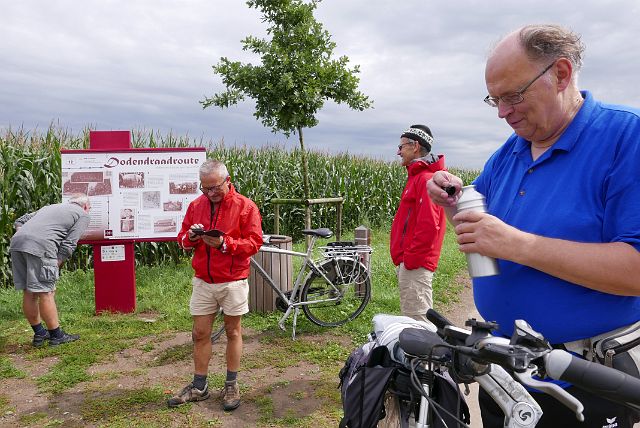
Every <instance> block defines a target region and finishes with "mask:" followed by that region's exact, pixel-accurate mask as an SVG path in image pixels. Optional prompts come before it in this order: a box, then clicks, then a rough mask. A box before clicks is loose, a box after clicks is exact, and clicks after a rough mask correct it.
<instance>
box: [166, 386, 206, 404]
mask: <svg viewBox="0 0 640 428" xmlns="http://www.w3.org/2000/svg"><path fill="white" fill-rule="evenodd" d="M207 398H209V385H208V384H205V385H204V389H203V390H199V389H198V388H196V387H195V386H193V383H190V384H189V385H187V386H185V387H184V388H182V391H180V393H179V394H178V395H175V396H173V397H171V398H169V399H168V400H167V405H168V406H169V407H178V406H180V405H181V404H184V403H187V402H189V401H202V400H206V399H207Z"/></svg>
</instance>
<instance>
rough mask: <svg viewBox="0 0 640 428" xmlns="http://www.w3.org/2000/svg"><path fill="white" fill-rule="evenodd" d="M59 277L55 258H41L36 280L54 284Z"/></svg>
mask: <svg viewBox="0 0 640 428" xmlns="http://www.w3.org/2000/svg"><path fill="white" fill-rule="evenodd" d="M59 277H60V271H59V269H58V259H57V258H43V259H42V267H41V268H40V274H39V275H38V279H39V280H40V281H42V282H56V281H57V280H58V278H59Z"/></svg>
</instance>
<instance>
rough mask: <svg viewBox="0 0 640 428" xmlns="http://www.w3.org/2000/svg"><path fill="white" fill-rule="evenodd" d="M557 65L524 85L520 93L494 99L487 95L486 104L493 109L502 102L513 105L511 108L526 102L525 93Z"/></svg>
mask: <svg viewBox="0 0 640 428" xmlns="http://www.w3.org/2000/svg"><path fill="white" fill-rule="evenodd" d="M555 63H556V62H555V61H553V62H552V63H551V64H549V65H548V66H546V67H545V69H544V70H542V71H541V72H540V74H538V75H537V76H536V77H534V78H533V79H532V80H531V81H530V82H529V83H527V84H526V85H524V87H523V88H522V89H520V90H519V91H516V92H513V93H511V94H507V95H502V96H500V97H492V96H491V95H487V96H486V97H485V98H484V102H485V103H487V104H488V105H490V106H491V107H498V104H499V103H500V101H502V102H503V103H504V104H507V105H511V106H512V105H514V104H519V103H521V102H522V101H524V97H523V94H524V93H525V91H526V90H527V89H529V87H530V86H531V85H533V82H535V81H536V80H538V79H539V78H541V77H542V75H543V74H544V73H546V72H547V71H549V69H550V68H551V67H552V66H553V64H555Z"/></svg>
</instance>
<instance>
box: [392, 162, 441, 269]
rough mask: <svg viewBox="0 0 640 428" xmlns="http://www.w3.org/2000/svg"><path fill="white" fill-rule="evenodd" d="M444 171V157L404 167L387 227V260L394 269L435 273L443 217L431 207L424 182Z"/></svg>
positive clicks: (438, 256)
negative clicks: (400, 188)
mask: <svg viewBox="0 0 640 428" xmlns="http://www.w3.org/2000/svg"><path fill="white" fill-rule="evenodd" d="M442 170H445V166H444V155H439V156H438V160H437V161H436V162H433V163H431V164H428V163H427V162H425V161H424V160H422V159H418V160H416V161H414V162H412V163H410V164H409V165H408V166H407V173H408V178H407V184H406V186H405V188H404V191H403V192H402V196H401V198H400V205H399V206H398V211H397V212H396V215H395V217H394V218H393V223H392V225H391V239H390V242H389V246H390V251H391V259H392V260H393V264H395V265H396V266H398V265H400V263H403V262H404V267H405V268H407V269H409V270H412V269H417V268H419V267H423V268H425V269H428V270H430V271H432V272H435V270H436V268H437V267H438V260H439V259H440V250H441V249H442V241H443V240H444V234H445V232H446V224H447V218H446V216H445V213H444V208H442V207H441V206H438V205H436V204H434V203H433V202H432V201H431V198H429V195H428V193H427V181H429V179H430V178H431V177H432V176H433V174H434V173H435V172H436V171H442Z"/></svg>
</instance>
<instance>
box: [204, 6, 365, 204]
mask: <svg viewBox="0 0 640 428" xmlns="http://www.w3.org/2000/svg"><path fill="white" fill-rule="evenodd" d="M320 1H321V0H311V1H310V2H308V3H305V2H303V1H302V0H249V1H247V5H248V6H249V7H252V8H256V9H259V10H260V11H261V13H262V15H263V21H265V22H269V23H271V26H270V27H269V28H268V30H267V34H269V35H270V36H271V40H270V41H268V40H264V39H258V38H256V37H253V36H248V37H246V38H245V39H244V40H242V45H243V46H242V49H243V50H245V51H247V50H248V51H251V52H253V53H256V54H258V55H259V56H260V59H261V65H252V64H242V63H240V62H239V61H230V60H229V59H228V58H226V57H223V58H221V59H220V62H219V63H218V64H217V65H214V66H213V70H214V71H215V72H216V73H217V74H219V75H221V76H222V81H223V83H224V84H225V85H226V90H225V91H224V92H222V93H218V94H215V95H213V97H211V98H209V97H206V98H205V99H204V100H203V101H201V104H202V106H203V108H207V107H209V106H218V107H221V108H225V107H229V106H230V105H235V104H237V103H238V102H239V101H241V100H244V97H245V96H248V97H251V98H253V99H254V100H255V102H256V110H255V112H254V114H253V115H254V116H255V117H256V118H257V119H259V120H261V121H262V124H263V125H264V126H267V127H270V128H271V131H272V132H274V133H275V132H278V131H280V132H282V133H283V134H284V135H286V136H287V137H289V135H291V133H292V132H293V133H297V134H298V138H299V141H300V149H301V153H302V174H303V181H304V183H303V188H304V197H305V198H306V199H309V176H308V166H307V156H306V151H305V147H304V139H303V134H302V129H303V128H311V127H313V126H316V125H317V124H318V120H317V119H316V113H317V112H318V110H320V108H322V106H323V105H324V102H325V100H333V101H335V102H336V103H338V104H341V103H346V104H347V105H348V106H349V107H350V108H352V109H357V110H360V111H362V110H364V109H366V108H369V107H371V101H369V98H368V97H367V96H365V95H364V94H362V93H361V92H359V91H358V90H357V86H358V82H359V79H358V78H357V77H356V74H357V73H359V71H360V70H359V67H358V66H357V65H356V66H354V67H353V69H348V68H347V63H348V62H349V58H347V57H346V56H341V57H340V58H338V59H337V60H335V59H332V54H333V49H334V48H335V46H336V45H335V43H334V42H332V41H331V35H330V34H329V32H328V31H326V30H324V29H323V28H322V24H320V23H319V22H317V21H316V20H315V18H314V16H313V11H314V10H315V9H316V7H317V5H318V3H319V2H320Z"/></svg>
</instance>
